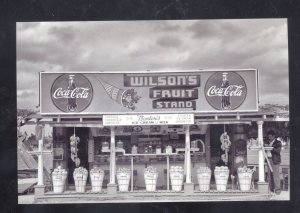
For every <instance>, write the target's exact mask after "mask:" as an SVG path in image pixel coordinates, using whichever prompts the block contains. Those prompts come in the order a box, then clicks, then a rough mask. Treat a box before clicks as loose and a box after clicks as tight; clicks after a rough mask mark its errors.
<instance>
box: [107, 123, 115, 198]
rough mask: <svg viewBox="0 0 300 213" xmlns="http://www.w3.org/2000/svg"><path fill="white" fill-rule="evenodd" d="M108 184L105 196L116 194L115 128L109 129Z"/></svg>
mask: <svg viewBox="0 0 300 213" xmlns="http://www.w3.org/2000/svg"><path fill="white" fill-rule="evenodd" d="M109 175H110V176H109V184H107V194H117V184H116V140H115V127H111V128H110V163H109Z"/></svg>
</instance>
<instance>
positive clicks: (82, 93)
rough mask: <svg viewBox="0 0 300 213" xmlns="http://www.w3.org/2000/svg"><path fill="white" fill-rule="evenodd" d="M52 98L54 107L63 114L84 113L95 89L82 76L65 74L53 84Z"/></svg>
mask: <svg viewBox="0 0 300 213" xmlns="http://www.w3.org/2000/svg"><path fill="white" fill-rule="evenodd" d="M51 98H52V102H53V103H54V105H55V106H56V107H57V108H58V109H60V110H61V111H63V112H67V113H77V112H82V111H83V110H85V109H86V108H87V107H88V106H89V105H90V103H91V101H92V98H93V87H92V85H91V83H90V81H89V80H88V79H87V78H86V77H85V76H84V75H82V74H63V75H60V76H59V77H58V78H56V79H55V81H54V82H53V84H52V88H51Z"/></svg>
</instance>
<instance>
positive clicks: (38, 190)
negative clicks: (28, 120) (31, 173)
mask: <svg viewBox="0 0 300 213" xmlns="http://www.w3.org/2000/svg"><path fill="white" fill-rule="evenodd" d="M41 131H42V135H41V138H40V139H39V151H38V152H37V154H38V182H37V185H36V186H35V188H34V194H35V196H39V195H43V194H44V193H45V185H44V163H43V146H44V137H45V125H43V126H42V130H41Z"/></svg>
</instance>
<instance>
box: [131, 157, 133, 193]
mask: <svg viewBox="0 0 300 213" xmlns="http://www.w3.org/2000/svg"><path fill="white" fill-rule="evenodd" d="M131 191H132V192H133V156H131Z"/></svg>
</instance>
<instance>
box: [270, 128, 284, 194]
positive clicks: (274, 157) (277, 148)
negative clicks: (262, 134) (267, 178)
mask: <svg viewBox="0 0 300 213" xmlns="http://www.w3.org/2000/svg"><path fill="white" fill-rule="evenodd" d="M267 135H268V140H269V143H268V144H267V145H268V146H272V147H273V149H272V150H271V152H270V153H271V157H269V160H270V163H271V166H272V169H273V173H272V174H271V190H272V191H274V192H275V193H276V194H280V193H281V189H280V173H279V170H280V163H281V154H280V152H281V147H282V144H281V142H280V141H279V140H277V138H276V136H275V132H274V131H272V130H270V131H268V133H267Z"/></svg>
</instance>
